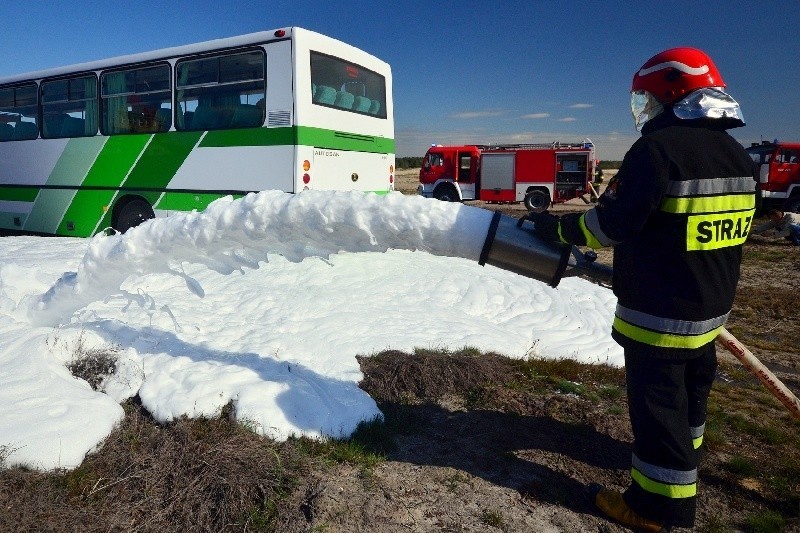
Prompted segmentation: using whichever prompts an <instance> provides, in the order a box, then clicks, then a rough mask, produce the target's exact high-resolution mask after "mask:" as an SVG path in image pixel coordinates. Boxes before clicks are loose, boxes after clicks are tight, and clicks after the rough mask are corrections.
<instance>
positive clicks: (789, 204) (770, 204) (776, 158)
mask: <svg viewBox="0 0 800 533" xmlns="http://www.w3.org/2000/svg"><path fill="white" fill-rule="evenodd" d="M747 152H748V153H749V154H750V157H752V158H753V161H754V162H755V163H756V167H757V168H756V178H757V179H758V192H759V195H760V198H761V205H760V207H761V210H767V209H781V210H783V211H794V212H796V213H800V143H787V142H778V141H777V140H776V141H774V142H769V141H763V142H761V143H753V144H752V146H750V148H747Z"/></svg>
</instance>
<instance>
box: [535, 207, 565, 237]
mask: <svg viewBox="0 0 800 533" xmlns="http://www.w3.org/2000/svg"><path fill="white" fill-rule="evenodd" d="M527 219H528V220H530V221H531V222H533V232H534V233H535V234H536V236H537V237H539V238H540V239H542V240H543V241H560V240H561V238H560V237H559V236H558V223H559V219H558V217H557V216H555V215H551V214H550V213H528V215H527Z"/></svg>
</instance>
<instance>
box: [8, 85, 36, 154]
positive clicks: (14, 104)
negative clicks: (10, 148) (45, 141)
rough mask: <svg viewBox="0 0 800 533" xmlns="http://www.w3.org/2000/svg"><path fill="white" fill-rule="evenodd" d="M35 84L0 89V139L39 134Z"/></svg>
mask: <svg viewBox="0 0 800 533" xmlns="http://www.w3.org/2000/svg"><path fill="white" fill-rule="evenodd" d="M37 117H38V108H37V89H36V84H35V83H31V84H29V85H22V86H19V87H6V88H3V89H0V141H20V140H26V139H35V138H36V137H38V136H39V126H38V122H37Z"/></svg>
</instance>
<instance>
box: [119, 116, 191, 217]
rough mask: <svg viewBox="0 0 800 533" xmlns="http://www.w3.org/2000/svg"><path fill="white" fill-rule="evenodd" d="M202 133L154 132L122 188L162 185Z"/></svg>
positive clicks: (148, 187)
mask: <svg viewBox="0 0 800 533" xmlns="http://www.w3.org/2000/svg"><path fill="white" fill-rule="evenodd" d="M202 134H203V132H201V131H196V132H191V133H182V132H170V133H162V134H160V135H154V136H153V140H152V141H150V144H149V145H147V148H146V149H145V151H144V153H143V154H142V156H141V157H140V158H139V161H137V162H136V166H135V167H133V169H132V170H131V173H130V174H129V175H128V179H126V180H125V182H124V183H122V186H123V187H125V188H126V189H136V188H142V189H166V187H167V184H169V182H170V181H171V180H172V178H173V177H175V173H176V172H177V171H178V168H180V166H181V165H182V164H183V162H184V161H185V160H186V157H187V156H188V155H189V153H190V152H191V151H192V148H194V146H195V145H196V144H197V141H198V140H199V139H200V136H201V135H202ZM158 194H159V193H156V196H155V197H156V198H157V197H158ZM150 205H153V202H150Z"/></svg>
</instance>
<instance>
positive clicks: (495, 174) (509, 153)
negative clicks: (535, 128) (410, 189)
mask: <svg viewBox="0 0 800 533" xmlns="http://www.w3.org/2000/svg"><path fill="white" fill-rule="evenodd" d="M595 164H596V163H595V158H594V144H592V142H591V141H589V140H588V139H587V140H586V141H584V142H581V143H571V144H565V143H560V142H554V143H549V144H499V145H465V146H439V145H434V146H431V147H430V148H429V149H428V152H427V153H426V154H425V158H424V159H423V160H422V168H421V169H420V172H419V186H418V187H417V192H418V193H419V194H421V195H422V196H425V197H428V198H437V199H439V200H446V201H451V202H460V201H463V200H483V201H486V202H499V203H500V202H502V203H505V202H524V203H525V207H527V208H528V209H529V210H531V211H535V212H542V211H544V210H546V209H547V208H549V207H550V205H551V204H557V203H560V202H566V201H567V200H572V199H573V198H580V197H582V196H583V195H584V194H586V193H587V192H589V191H590V190H591V189H590V183H591V181H592V177H593V176H594V171H595V168H594V167H595Z"/></svg>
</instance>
